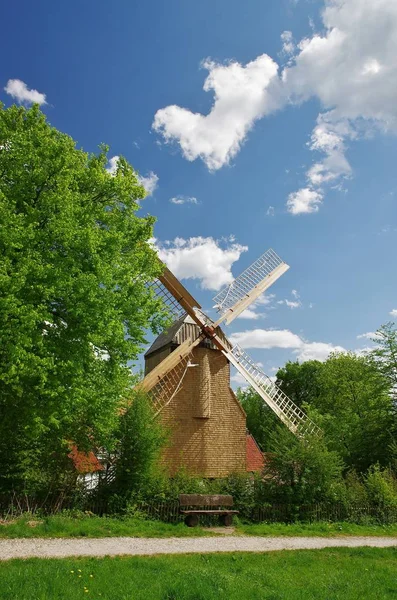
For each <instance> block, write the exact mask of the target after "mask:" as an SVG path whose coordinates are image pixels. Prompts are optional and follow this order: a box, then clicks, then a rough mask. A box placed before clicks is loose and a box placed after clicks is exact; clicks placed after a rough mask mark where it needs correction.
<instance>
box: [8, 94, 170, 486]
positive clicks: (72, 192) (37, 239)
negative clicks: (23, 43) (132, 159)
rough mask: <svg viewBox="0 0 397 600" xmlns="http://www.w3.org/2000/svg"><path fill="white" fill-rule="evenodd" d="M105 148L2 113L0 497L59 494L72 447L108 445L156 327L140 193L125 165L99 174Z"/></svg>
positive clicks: (155, 268) (40, 120) (148, 226)
mask: <svg viewBox="0 0 397 600" xmlns="http://www.w3.org/2000/svg"><path fill="white" fill-rule="evenodd" d="M106 151H107V148H105V147H102V148H101V149H100V151H99V153H98V154H96V155H95V154H87V153H86V152H83V151H82V150H81V149H78V148H77V147H76V143H75V142H74V141H73V139H72V138H70V137H69V136H68V135H65V134H64V133H61V132H60V131H58V130H56V129H55V128H53V127H51V126H50V125H49V124H48V122H47V121H46V118H45V116H44V115H43V114H42V113H41V112H40V110H39V108H38V107H37V106H34V107H33V108H31V109H25V108H23V107H16V106H12V107H10V108H7V109H4V108H3V107H2V106H1V105H0V224H1V227H0V256H1V262H0V322H1V333H0V335H1V343H0V489H9V488H10V487H13V488H15V489H21V488H24V489H26V486H27V484H28V482H30V483H31V487H32V488H35V487H37V486H38V485H41V484H42V485H43V486H48V485H54V486H57V485H58V486H59V485H60V478H61V474H62V472H63V469H64V468H66V466H67V464H68V461H69V459H68V458H67V454H68V452H69V447H70V442H71V441H73V442H75V443H77V444H78V446H79V447H82V448H85V447H86V448H88V447H89V446H91V447H93V446H94V447H95V446H99V445H103V444H106V443H107V444H108V443H109V440H110V438H111V434H112V431H113V428H114V427H115V425H116V419H117V410H116V408H117V405H118V403H119V401H120V398H122V397H123V396H124V395H125V394H127V393H128V389H129V388H130V386H131V383H132V378H131V371H130V368H129V366H128V365H129V361H134V360H135V359H136V358H137V355H138V353H139V352H140V350H141V346H142V343H143V342H144V337H145V330H146V329H147V328H152V329H153V330H156V329H157V327H158V325H159V324H160V321H161V319H162V316H161V310H160V306H159V302H158V300H156V299H155V298H154V297H153V296H152V294H151V293H150V292H149V291H148V288H147V285H146V284H147V282H148V281H150V280H153V279H154V278H155V277H156V275H157V274H158V273H159V271H160V269H161V266H160V263H159V261H158V259H157V256H156V254H155V251H154V250H153V249H152V248H151V246H150V245H149V244H148V243H147V242H148V239H149V238H150V237H151V236H152V226H153V222H154V219H153V218H152V217H138V216H137V214H136V212H137V210H138V208H139V203H138V200H139V199H140V198H143V197H144V196H145V191H144V189H143V188H142V186H141V185H140V184H139V182H138V179H137V174H136V172H135V171H134V169H133V168H132V167H131V166H130V165H129V164H128V163H127V161H126V160H125V159H123V158H121V159H120V160H119V162H118V166H117V170H116V172H115V173H114V174H110V173H109V172H107V170H106V165H107V156H106ZM28 487H29V486H28Z"/></svg>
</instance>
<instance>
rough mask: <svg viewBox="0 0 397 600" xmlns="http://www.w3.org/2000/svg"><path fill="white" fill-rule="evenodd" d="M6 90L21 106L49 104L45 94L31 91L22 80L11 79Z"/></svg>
mask: <svg viewBox="0 0 397 600" xmlns="http://www.w3.org/2000/svg"><path fill="white" fill-rule="evenodd" d="M4 90H5V91H6V93H7V94H9V95H10V96H12V97H13V98H15V100H17V102H19V103H20V104H34V103H35V104H47V102H46V95H45V94H42V93H40V92H38V91H37V90H30V89H29V88H28V87H27V85H26V83H24V82H23V81H21V80H20V79H9V80H8V81H7V85H6V86H5V88H4Z"/></svg>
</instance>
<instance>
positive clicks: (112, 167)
mask: <svg viewBox="0 0 397 600" xmlns="http://www.w3.org/2000/svg"><path fill="white" fill-rule="evenodd" d="M119 158H120V156H118V155H116V156H112V157H111V158H109V161H108V167H107V168H106V171H107V172H108V173H110V174H111V175H114V174H115V173H116V171H117V165H118V162H119Z"/></svg>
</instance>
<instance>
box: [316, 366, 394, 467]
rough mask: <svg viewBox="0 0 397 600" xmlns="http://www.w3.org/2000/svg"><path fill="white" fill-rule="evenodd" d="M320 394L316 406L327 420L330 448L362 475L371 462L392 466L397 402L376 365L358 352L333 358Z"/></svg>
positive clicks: (323, 373) (322, 421)
mask: <svg viewBox="0 0 397 600" xmlns="http://www.w3.org/2000/svg"><path fill="white" fill-rule="evenodd" d="M319 385H320V390H321V391H320V394H319V395H318V397H317V399H316V401H315V402H314V403H313V405H312V406H313V407H314V408H315V409H316V410H317V411H318V412H320V413H321V414H322V415H323V416H324V418H323V419H320V422H319V425H320V426H322V427H323V429H324V431H325V435H326V438H327V441H328V445H329V447H330V448H332V449H334V450H337V451H338V452H339V453H340V455H341V456H342V458H343V460H344V461H345V463H346V464H347V465H348V466H349V467H352V468H355V469H357V470H358V471H360V472H363V471H365V470H366V469H367V468H368V467H369V466H370V465H371V464H374V463H375V462H379V463H381V464H383V465H386V464H388V463H389V460H390V454H389V450H388V449H389V446H390V443H391V442H392V440H393V427H394V415H393V403H392V400H391V397H390V394H389V385H388V382H387V380H386V379H385V377H384V376H383V375H382V373H380V372H379V370H378V369H377V368H376V365H374V363H373V362H372V361H370V360H368V359H367V358H366V357H360V356H356V355H355V354H339V355H332V356H331V357H330V358H329V359H328V360H327V361H326V362H325V363H324V366H323V369H322V371H321V374H320V377H319Z"/></svg>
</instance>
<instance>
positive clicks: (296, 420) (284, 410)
mask: <svg viewBox="0 0 397 600" xmlns="http://www.w3.org/2000/svg"><path fill="white" fill-rule="evenodd" d="M227 356H228V358H229V360H230V361H231V362H232V364H233V365H234V366H235V367H236V369H237V370H238V371H240V373H241V374H242V375H244V377H245V379H246V380H247V382H248V383H250V384H251V385H252V387H253V388H254V389H255V390H256V392H258V394H259V395H260V396H261V397H262V398H263V399H264V400H265V402H266V403H267V404H268V405H269V407H270V408H271V409H272V410H273V411H274V412H275V413H276V415H277V416H278V417H279V418H280V419H281V421H283V423H284V424H285V425H286V426H287V427H288V428H289V429H290V431H292V432H293V433H295V434H296V435H298V436H301V437H306V436H310V435H319V434H320V431H321V430H320V429H319V428H318V427H317V425H316V424H315V423H313V421H311V420H310V419H309V418H308V416H307V415H306V414H305V413H304V412H303V411H302V410H301V409H300V408H299V407H298V406H296V404H295V403H294V402H293V401H292V400H291V399H290V398H288V396H287V395H286V394H284V392H283V391H282V390H281V389H280V388H279V387H278V386H277V385H276V384H275V383H274V382H273V381H272V380H271V379H270V377H268V376H267V375H266V374H265V373H264V372H263V371H262V370H261V369H260V368H259V366H258V365H256V364H255V363H254V362H253V360H252V359H251V357H250V356H249V355H248V354H247V353H246V352H244V350H243V349H242V348H240V346H238V344H236V345H235V346H233V348H232V350H231V351H230V352H229V353H228V354H227Z"/></svg>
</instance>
